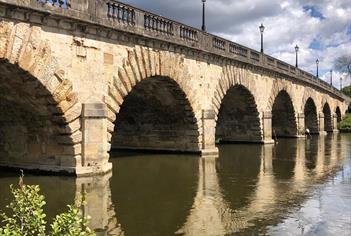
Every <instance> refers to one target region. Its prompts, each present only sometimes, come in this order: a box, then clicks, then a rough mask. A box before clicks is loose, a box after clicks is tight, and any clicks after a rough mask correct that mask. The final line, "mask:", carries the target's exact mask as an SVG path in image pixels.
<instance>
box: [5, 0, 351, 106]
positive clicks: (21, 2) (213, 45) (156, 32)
mask: <svg viewBox="0 0 351 236" xmlns="http://www.w3.org/2000/svg"><path fill="white" fill-rule="evenodd" d="M0 3H4V4H9V5H15V6H18V7H22V8H27V9H28V8H29V9H31V10H35V11H38V12H42V13H43V15H45V14H48V13H49V14H50V15H51V16H53V17H56V18H58V19H62V20H64V21H65V22H68V23H69V25H70V26H71V29H72V30H80V29H81V30H83V31H84V30H85V29H86V27H85V26H86V25H88V24H92V25H95V27H96V30H95V32H96V34H101V35H103V36H106V37H109V35H111V31H112V30H117V31H121V32H125V33H131V34H133V35H141V36H142V37H146V38H148V39H155V40H161V41H165V42H168V43H172V44H176V45H179V46H184V47H186V48H189V49H191V50H197V51H201V52H206V53H210V54H214V55H217V56H220V57H224V58H227V59H231V60H235V61H239V62H242V63H245V64H248V65H252V66H256V67H261V68H264V69H267V70H271V71H274V72H277V73H279V74H283V75H285V76H288V77H290V78H292V79H296V80H299V81H300V82H302V83H306V84H309V85H311V86H314V87H316V88H318V89H322V90H323V91H326V92H328V93H330V94H331V95H333V96H336V97H338V98H339V99H342V100H345V101H347V102H351V100H350V98H348V97H347V96H345V95H344V94H343V93H341V92H340V91H339V90H337V89H335V88H334V87H333V86H331V85H329V84H328V83H326V82H325V81H323V80H321V79H319V78H317V77H315V76H314V75H312V74H310V73H308V72H306V71H303V70H301V69H299V68H296V67H295V66H292V65H290V64H288V63H286V62H283V61H281V60H278V59H276V58H273V57H271V56H269V55H265V54H262V53H260V52H258V51H256V50H253V49H250V48H248V47H245V46H242V45H240V44H237V43H235V42H231V41H229V40H226V39H224V38H221V37H219V36H215V35H212V34H209V33H207V32H203V31H201V30H199V29H196V28H193V27H191V26H188V25H184V24H182V23H179V22H177V21H174V20H170V19H168V18H166V17H163V16H160V15H157V14H154V13H151V12H148V11H145V10H142V9H139V8H137V7H133V6H131V5H128V4H125V3H121V2H119V1H116V0H75V1H72V0H0ZM2 14H3V15H4V14H5V13H2ZM6 14H7V15H8V14H9V13H6ZM44 17H45V16H44ZM28 20H29V21H31V16H30V15H29V16H28ZM88 33H92V32H88ZM140 43H141V44H142V43H143V42H140ZM144 44H147V43H146V41H145V42H144Z"/></svg>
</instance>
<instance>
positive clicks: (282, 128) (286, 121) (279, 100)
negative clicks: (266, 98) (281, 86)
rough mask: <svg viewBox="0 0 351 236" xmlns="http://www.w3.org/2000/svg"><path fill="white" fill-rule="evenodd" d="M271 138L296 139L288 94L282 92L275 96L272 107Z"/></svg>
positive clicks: (291, 105) (294, 123)
mask: <svg viewBox="0 0 351 236" xmlns="http://www.w3.org/2000/svg"><path fill="white" fill-rule="evenodd" d="M272 131H273V137H274V136H277V137H296V135H297V125H296V119H295V111H294V106H293V103H292V100H291V98H290V96H289V94H288V93H287V92H286V91H285V90H282V91H280V92H279V93H278V95H277V96H276V98H275V100H274V103H273V107H272Z"/></svg>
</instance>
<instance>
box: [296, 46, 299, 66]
mask: <svg viewBox="0 0 351 236" xmlns="http://www.w3.org/2000/svg"><path fill="white" fill-rule="evenodd" d="M298 52H299V46H297V44H296V46H295V53H296V64H295V67H296V68H298V67H299V65H298V61H297V53H298Z"/></svg>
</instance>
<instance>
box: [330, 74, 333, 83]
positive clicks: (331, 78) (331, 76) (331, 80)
mask: <svg viewBox="0 0 351 236" xmlns="http://www.w3.org/2000/svg"><path fill="white" fill-rule="evenodd" d="M330 85H331V86H333V70H330Z"/></svg>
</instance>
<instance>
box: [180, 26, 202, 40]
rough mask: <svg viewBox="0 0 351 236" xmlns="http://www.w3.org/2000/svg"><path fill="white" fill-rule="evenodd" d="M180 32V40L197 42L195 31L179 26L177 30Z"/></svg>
mask: <svg viewBox="0 0 351 236" xmlns="http://www.w3.org/2000/svg"><path fill="white" fill-rule="evenodd" d="M179 30H180V32H179V35H180V38H182V39H185V40H190V41H198V40H199V38H198V35H197V31H196V30H195V29H191V28H189V27H185V26H183V25H182V26H180V28H179Z"/></svg>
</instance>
